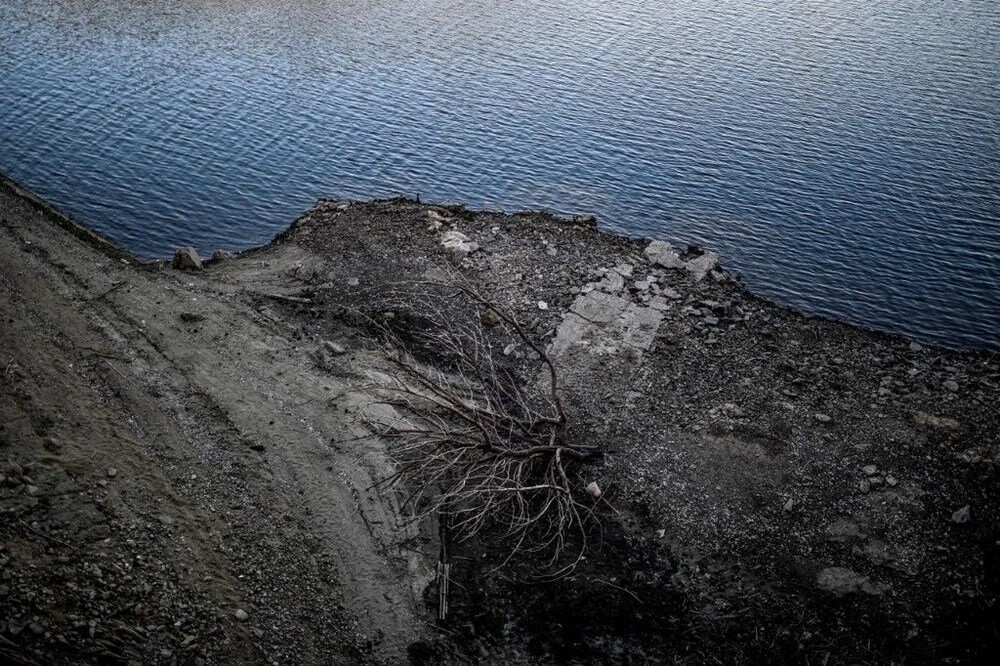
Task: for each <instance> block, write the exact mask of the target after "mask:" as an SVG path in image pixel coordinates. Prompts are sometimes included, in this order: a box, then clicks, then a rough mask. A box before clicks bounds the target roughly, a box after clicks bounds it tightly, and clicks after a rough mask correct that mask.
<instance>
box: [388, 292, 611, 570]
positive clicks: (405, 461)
mask: <svg viewBox="0 0 1000 666" xmlns="http://www.w3.org/2000/svg"><path fill="white" fill-rule="evenodd" d="M441 289H446V287H441ZM447 289H450V293H444V294H441V293H439V294H437V295H436V296H429V295H427V294H423V295H420V296H418V295H415V294H413V293H412V292H411V293H409V294H407V295H406V297H405V298H399V299H397V301H396V302H397V303H398V304H403V303H405V306H402V307H405V308H407V309H408V310H409V313H408V314H409V316H411V317H413V316H416V317H419V319H420V325H418V326H415V327H411V329H410V330H408V331H407V336H408V339H407V340H405V341H404V340H402V339H401V337H400V336H399V335H398V334H397V333H393V334H392V336H391V337H392V338H393V339H394V340H395V343H396V344H397V345H399V347H398V348H399V349H400V350H401V351H400V353H399V354H398V355H397V356H396V357H395V358H393V359H392V365H393V366H394V367H395V369H396V372H395V373H392V374H391V378H390V379H389V380H388V381H385V380H384V379H383V381H382V382H381V383H380V384H379V388H378V389H377V391H378V393H379V394H380V398H381V402H382V403H384V404H386V405H390V406H391V407H393V411H394V412H395V414H396V415H397V417H396V418H395V419H394V420H393V421H392V422H389V423H385V422H381V423H379V424H377V426H378V427H377V431H378V434H379V435H380V436H382V437H383V438H385V439H386V440H387V441H388V443H389V445H388V450H389V453H390V455H391V457H392V458H393V460H394V462H395V463H396V471H395V473H394V474H393V475H392V476H391V477H390V478H388V479H387V480H386V481H385V485H386V486H387V487H389V488H392V489H394V490H398V491H401V492H402V493H403V494H404V497H405V500H404V502H403V506H404V509H405V510H407V511H409V512H411V513H412V515H414V516H415V517H417V518H422V517H427V516H431V515H437V516H442V517H445V518H446V519H447V521H448V524H449V526H450V529H451V530H452V534H453V535H454V536H455V538H456V539H458V540H465V539H469V538H471V537H473V536H476V535H477V534H481V533H482V532H483V530H484V529H486V528H490V530H491V532H490V533H491V534H495V535H496V536H500V537H502V541H503V543H504V544H505V546H506V550H507V552H506V557H505V558H504V559H503V563H506V562H507V561H509V560H510V558H511V557H513V556H515V555H533V556H534V557H541V558H542V561H543V562H545V564H544V567H545V568H547V569H548V570H549V572H550V573H551V574H554V575H558V574H563V573H566V572H568V571H571V570H572V568H573V567H575V566H576V564H577V563H578V562H579V561H580V558H581V557H582V555H583V552H584V549H585V548H586V543H587V531H588V530H587V523H588V522H589V521H590V519H591V518H592V517H593V512H594V506H595V501H596V500H595V498H594V497H593V496H591V495H589V494H588V493H587V491H586V489H585V484H584V483H583V482H582V481H578V480H576V478H575V475H574V472H575V471H576V470H575V468H576V467H577V466H579V465H580V464H582V463H585V462H586V461H588V460H591V459H594V458H596V457H597V456H599V455H600V450H599V449H597V448H595V447H593V446H588V445H583V444H579V443H576V442H573V441H569V440H568V438H567V429H566V426H567V416H566V411H565V409H564V407H563V402H562V399H561V397H560V394H559V381H558V379H559V378H558V371H557V368H556V366H555V364H554V363H553V362H552V359H551V358H549V356H548V354H547V353H546V352H545V350H544V348H543V347H542V345H541V344H539V343H538V342H537V341H535V340H534V339H533V338H532V336H531V335H529V333H528V332H527V331H525V330H524V328H523V327H522V326H521V325H520V324H519V323H518V322H517V320H516V318H515V317H514V316H513V315H512V314H511V313H510V312H508V311H506V310H505V309H504V308H502V307H500V306H498V305H497V304H495V303H491V302H489V301H487V300H486V299H485V298H483V297H482V296H481V295H480V294H479V293H477V292H476V291H474V290H473V289H471V288H469V287H467V286H461V287H454V286H453V285H451V286H449V287H447ZM441 299H444V300H441ZM459 302H460V303H462V305H463V306H464V308H463V310H464V311H465V312H468V311H469V310H470V309H471V310H472V311H473V312H478V313H479V314H480V315H482V314H487V313H488V314H489V320H490V321H491V322H492V323H493V324H494V325H495V326H494V327H493V329H494V330H491V331H487V330H486V326H484V325H483V324H482V321H484V320H485V319H486V317H483V318H480V317H479V316H477V317H475V318H473V319H471V320H470V321H466V322H465V323H462V320H461V318H459V317H456V316H449V314H448V313H446V312H445V310H444V306H443V304H445V303H447V304H448V306H449V307H450V308H452V309H454V308H455V306H456V303H459ZM460 307H462V306H460ZM395 312H399V309H396V310H395ZM467 319H468V318H467ZM387 329H388V327H387ZM497 329H499V330H497ZM491 338H492V339H493V340H494V341H495V340H497V339H501V340H513V341H514V343H515V344H518V345H520V346H522V348H525V349H526V350H527V351H528V353H529V354H530V355H531V357H532V358H536V359H537V360H538V364H539V366H536V368H535V370H536V371H537V370H541V372H540V373H538V374H540V375H541V377H540V378H538V380H537V381H536V380H535V379H534V378H529V377H525V375H524V373H523V372H522V373H518V372H517V371H515V370H514V369H512V368H511V367H509V365H510V364H509V363H507V362H506V361H507V359H506V357H504V358H499V357H498V355H497V354H495V353H494V349H495V347H496V346H497V345H496V344H495V343H494V342H491ZM428 352H433V353H434V355H435V356H436V358H437V361H438V362H437V363H431V362H427V361H426V360H418V357H421V356H423V357H426V356H427V355H428ZM493 530H497V532H494V531H493Z"/></svg>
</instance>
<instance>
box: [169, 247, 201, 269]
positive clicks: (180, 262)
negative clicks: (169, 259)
mask: <svg viewBox="0 0 1000 666" xmlns="http://www.w3.org/2000/svg"><path fill="white" fill-rule="evenodd" d="M174 268H178V269H180V270H182V271H200V270H202V269H204V266H202V265H201V257H199V256H198V252H197V251H196V250H195V249H194V248H193V247H182V248H180V249H178V250H177V251H176V252H174Z"/></svg>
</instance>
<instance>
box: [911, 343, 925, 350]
mask: <svg viewBox="0 0 1000 666" xmlns="http://www.w3.org/2000/svg"><path fill="white" fill-rule="evenodd" d="M923 350H924V346H923V345H922V344H920V343H919V342H911V343H910V351H912V352H921V351H923Z"/></svg>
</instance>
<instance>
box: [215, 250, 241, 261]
mask: <svg viewBox="0 0 1000 666" xmlns="http://www.w3.org/2000/svg"><path fill="white" fill-rule="evenodd" d="M235 256H236V255H235V254H233V253H232V252H227V251H226V250H216V251H215V252H213V253H212V261H228V260H229V259H232V258H233V257H235Z"/></svg>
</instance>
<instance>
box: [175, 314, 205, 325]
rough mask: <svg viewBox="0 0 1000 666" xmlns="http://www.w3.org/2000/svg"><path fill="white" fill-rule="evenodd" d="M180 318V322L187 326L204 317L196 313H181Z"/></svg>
mask: <svg viewBox="0 0 1000 666" xmlns="http://www.w3.org/2000/svg"><path fill="white" fill-rule="evenodd" d="M180 317H181V321H183V322H185V323H187V324H194V323H197V322H199V321H202V320H203V319H205V315H203V314H198V313H197V312H182V313H181V314H180Z"/></svg>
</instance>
